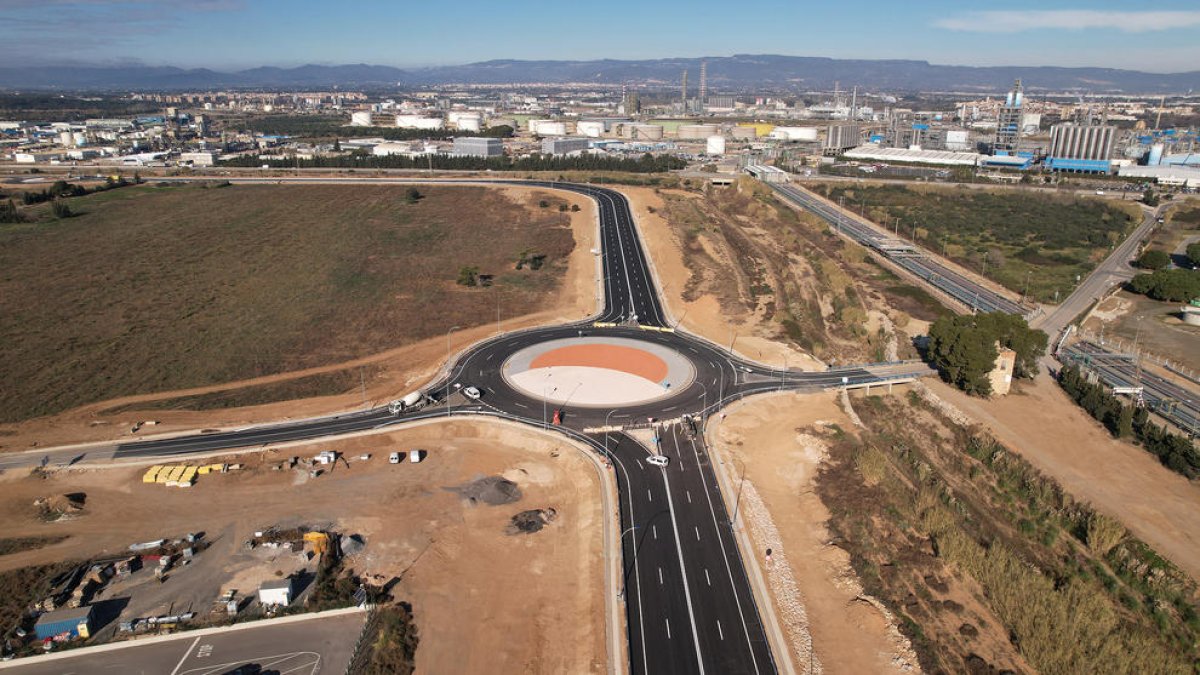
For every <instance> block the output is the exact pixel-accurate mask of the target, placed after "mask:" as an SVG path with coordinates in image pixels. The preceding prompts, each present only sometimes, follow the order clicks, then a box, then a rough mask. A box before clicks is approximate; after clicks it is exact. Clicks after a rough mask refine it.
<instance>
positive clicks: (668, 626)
mask: <svg viewBox="0 0 1200 675" xmlns="http://www.w3.org/2000/svg"><path fill="white" fill-rule="evenodd" d="M663 620H664V621H666V622H667V639H668V640H670V639H671V620H670V619H663Z"/></svg>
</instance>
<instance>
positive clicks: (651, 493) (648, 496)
mask: <svg viewBox="0 0 1200 675" xmlns="http://www.w3.org/2000/svg"><path fill="white" fill-rule="evenodd" d="M646 498H647V499H649V500H650V501H654V493H653V492H651V491H650V488H646Z"/></svg>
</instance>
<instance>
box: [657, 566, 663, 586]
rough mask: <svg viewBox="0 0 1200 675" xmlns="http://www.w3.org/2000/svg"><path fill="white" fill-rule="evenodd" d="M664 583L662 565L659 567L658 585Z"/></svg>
mask: <svg viewBox="0 0 1200 675" xmlns="http://www.w3.org/2000/svg"><path fill="white" fill-rule="evenodd" d="M662 584H663V575H662V568H661V567H660V568H658V585H659V586H662Z"/></svg>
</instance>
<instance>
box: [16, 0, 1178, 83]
mask: <svg viewBox="0 0 1200 675" xmlns="http://www.w3.org/2000/svg"><path fill="white" fill-rule="evenodd" d="M737 53H741V54H761V53H771V54H788V55H797V56H831V57H837V58H870V59H877V58H897V59H921V60H927V61H931V62H933V63H943V64H962V65H1058V66H1085V65H1086V66H1107V67H1120V68H1134V69H1140V70H1148V71H1155V72H1178V71H1184V70H1197V69H1200V0H1152V1H1142V0H1132V1H1131V0H1121V1H1117V0H1090V1H1087V0H1041V1H1036V2H1035V1H1030V0H1012V3H1011V7H1010V6H1006V5H1005V4H1004V3H1001V2H984V1H982V0H954V1H950V0H921V1H920V2H905V1H904V0H857V1H856V2H814V1H813V0H790V1H770V2H730V1H729V0H724V1H723V2H710V1H708V0H690V1H682V0H637V1H633V0H609V1H604V0H589V1H587V2H578V1H576V0H555V1H554V2H550V1H548V0H507V1H505V0H499V1H497V0H488V1H486V2H484V1H482V0H452V1H450V2H434V1H431V0H417V1H411V0H395V1H391V2H385V1H374V0H354V1H352V2H329V1H325V2H317V1H310V0H152V1H151V0H0V66H21V65H33V64H40V63H80V62H83V63H98V64H105V65H108V64H114V63H122V62H129V61H137V62H142V63H146V64H151V65H178V66H187V67H192V66H206V67H210V68H218V69H232V68H242V67H250V66H257V65H280V66H293V65H299V64H303V63H324V64H341V63H371V64H380V65H393V66H400V67H405V66H421V65H437V64H458V63H468V62H471V61H482V60H487V59H507V58H514V59H595V58H615V59H623V58H659V57H671V56H723V55H730V54H737Z"/></svg>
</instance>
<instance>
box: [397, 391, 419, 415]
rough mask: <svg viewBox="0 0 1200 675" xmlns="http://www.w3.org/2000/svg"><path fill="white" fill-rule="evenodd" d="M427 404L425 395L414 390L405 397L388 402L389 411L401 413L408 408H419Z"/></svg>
mask: <svg viewBox="0 0 1200 675" xmlns="http://www.w3.org/2000/svg"><path fill="white" fill-rule="evenodd" d="M424 404H425V397H424V395H422V394H421V392H420V391H414V392H413V393H411V394H408V395H407V396H405V397H404V398H400V399H396V400H395V401H392V402H391V403H389V404H388V412H390V413H392V414H393V415H399V414H400V413H402V412H405V411H406V410H417V409H419V408H420V407H421V406H423V405H424Z"/></svg>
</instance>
